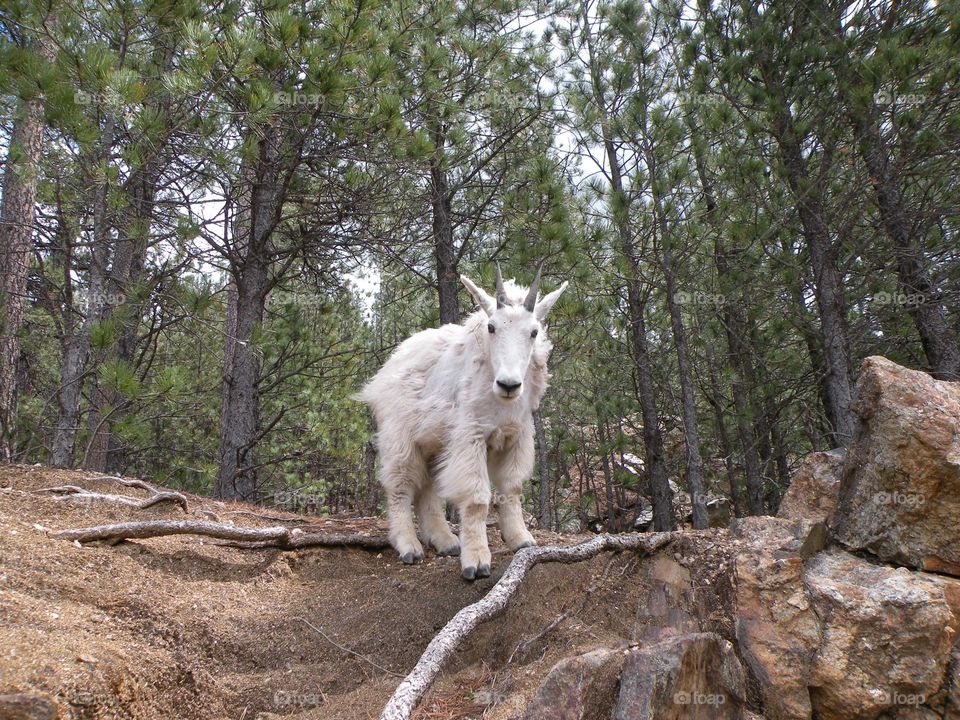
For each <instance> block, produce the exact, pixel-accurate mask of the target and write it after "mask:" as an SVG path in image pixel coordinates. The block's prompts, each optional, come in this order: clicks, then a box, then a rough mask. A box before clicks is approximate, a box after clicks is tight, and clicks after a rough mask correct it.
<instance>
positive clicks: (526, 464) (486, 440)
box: [357, 266, 567, 580]
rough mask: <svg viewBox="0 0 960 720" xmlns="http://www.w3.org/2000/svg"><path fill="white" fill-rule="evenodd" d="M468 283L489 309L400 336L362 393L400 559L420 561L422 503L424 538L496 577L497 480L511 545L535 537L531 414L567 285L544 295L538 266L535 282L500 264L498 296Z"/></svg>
mask: <svg viewBox="0 0 960 720" xmlns="http://www.w3.org/2000/svg"><path fill="white" fill-rule="evenodd" d="M460 281H461V282H462V283H463V284H464V285H465V286H466V288H467V290H468V291H469V293H470V295H471V296H472V297H473V299H474V300H475V301H476V303H477V305H478V306H479V308H480V309H479V310H478V311H477V312H475V313H473V314H472V315H470V317H468V318H467V319H466V320H465V321H464V323H463V324H462V325H455V324H449V325H443V326H442V327H440V328H437V329H431V330H423V331H422V332H418V333H416V334H415V335H413V336H411V337H410V338H408V339H407V340H405V341H404V342H402V343H401V344H400V345H399V346H398V347H397V349H396V350H395V351H394V352H393V354H392V355H391V356H390V358H389V359H388V360H387V362H386V363H385V364H384V366H383V367H382V368H381V369H380V371H379V372H378V373H377V374H376V375H375V376H374V377H373V379H372V380H370V382H369V383H367V385H366V386H365V387H364V388H363V390H361V391H360V393H359V394H358V395H357V399H358V400H360V401H362V402H365V403H367V404H368V405H369V406H370V407H371V409H372V410H373V414H374V417H375V419H376V423H377V437H376V443H377V448H378V450H379V452H380V458H381V468H380V483H381V484H382V485H383V487H384V489H385V490H386V495H387V512H388V515H389V520H390V543H391V544H392V545H393V547H394V548H395V549H396V550H397V552H398V553H399V554H400V559H401V560H402V561H403V562H404V563H407V564H412V563H417V562H420V561H421V560H422V559H423V546H422V545H421V544H420V540H419V539H418V538H417V534H416V531H415V530H414V525H413V514H412V508H413V506H414V505H416V510H417V518H418V520H419V522H420V530H421V533H422V537H423V540H424V541H425V542H427V543H429V544H430V545H432V546H433V547H434V548H435V549H436V550H437V552H438V553H440V554H441V555H457V554H459V555H460V567H461V569H462V573H461V574H462V575H463V577H464V578H465V579H467V580H473V579H475V578H478V577H488V576H489V575H490V548H489V546H488V545H487V526H486V519H487V510H488V508H489V505H490V501H491V491H490V484H491V483H493V486H494V488H495V490H496V496H495V504H496V506H497V508H498V511H499V526H500V534H501V535H502V537H503V541H504V542H505V543H506V544H507V545H508V546H509V547H510V549H512V550H518V549H520V548H523V547H527V546H530V545H535V544H536V543H535V541H534V539H533V536H532V535H531V534H530V532H529V531H528V530H527V528H526V526H525V525H524V522H523V514H522V511H521V505H520V492H521V489H522V486H523V482H524V480H526V479H527V478H529V477H530V474H531V472H532V471H533V463H534V438H533V417H532V414H531V413H532V411H534V410H536V409H537V408H538V407H539V405H540V399H541V398H542V397H543V393H544V391H545V390H546V389H547V381H548V380H549V377H550V376H549V373H548V372H547V358H548V357H549V355H550V350H551V348H552V347H553V346H552V343H551V342H550V341H549V340H548V339H547V336H546V331H545V327H544V325H543V322H544V320H545V319H546V317H547V313H549V312H550V309H551V308H552V307H553V305H554V303H556V301H557V299H558V298H559V297H560V295H561V293H563V291H564V290H565V289H566V287H567V283H563V284H562V285H561V286H560V287H559V288H558V289H556V290H554V291H553V292H552V293H550V294H549V295H547V296H545V297H543V298H539V297H538V292H537V291H538V286H539V283H540V271H539V270H537V277H536V279H535V280H534V281H533V284H532V285H531V286H530V288H529V289H527V288H523V287H520V286H518V285H517V284H516V283H514V282H513V281H512V280H508V281H507V282H506V283H504V281H503V278H502V277H501V275H500V268H499V266H498V267H497V289H496V296H495V297H491V296H490V295H488V294H487V293H486V292H484V291H483V290H482V289H480V288H479V287H477V286H476V285H474V284H473V283H472V282H471V281H470V280H468V279H467V278H466V277H461V278H460ZM443 499H446V500H449V501H451V502H452V503H453V504H454V505H455V506H456V508H457V510H458V512H459V515H460V537H459V539H458V538H457V536H456V535H454V534H453V533H452V532H451V530H450V526H449V525H447V521H446V519H445V518H444V512H443Z"/></svg>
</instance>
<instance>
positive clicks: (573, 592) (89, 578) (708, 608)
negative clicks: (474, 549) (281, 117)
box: [0, 466, 736, 720]
mask: <svg viewBox="0 0 960 720" xmlns="http://www.w3.org/2000/svg"><path fill="white" fill-rule="evenodd" d="M64 484H70V485H78V486H82V487H84V488H87V489H89V490H92V491H97V492H103V493H119V494H124V495H130V496H138V497H147V496H148V495H149V493H147V492H144V491H141V490H134V489H130V488H121V487H118V485H117V483H116V482H115V481H112V480H110V479H109V478H103V477H99V478H98V477H97V476H91V475H90V474H89V473H84V472H81V471H62V470H52V469H49V468H43V467H39V466H37V467H31V466H2V467H0V696H2V695H10V694H26V695H33V696H37V697H39V698H45V699H46V700H48V701H49V702H51V703H53V705H54V706H55V707H56V717H60V718H187V719H192V718H197V719H201V718H202V719H203V720H210V719H212V718H236V719H250V720H252V719H253V718H261V719H263V720H265V719H266V718H273V717H285V718H286V717H291V718H303V719H308V718H323V719H324V720H336V719H340V718H342V719H344V720H348V719H349V720H354V719H366V718H377V717H379V715H380V712H381V710H382V708H383V706H384V704H385V702H386V701H387V699H388V698H389V696H390V695H391V693H392V692H393V690H394V689H395V687H396V685H397V683H398V682H399V680H400V676H402V675H404V674H406V673H407V672H409V671H410V670H411V669H412V668H413V666H414V664H415V663H416V661H417V659H418V658H419V657H420V654H421V653H422V652H423V650H424V648H425V647H426V645H427V644H428V643H429V642H430V640H431V639H432V638H433V636H434V635H435V634H436V632H437V631H439V630H440V629H441V628H442V627H443V626H444V624H445V623H446V622H447V621H448V620H449V619H450V618H451V617H452V616H453V615H454V614H455V613H456V612H457V611H458V610H459V609H460V608H462V607H464V606H465V605H468V604H470V603H472V602H475V601H476V600H478V599H480V598H481V597H482V596H483V595H484V594H485V593H486V592H487V591H488V590H489V589H490V588H491V587H492V586H493V584H494V583H495V582H496V581H497V579H498V577H499V575H500V574H501V573H502V572H503V571H504V570H505V569H506V566H507V565H508V563H509V562H510V559H511V557H512V554H511V553H510V552H509V551H508V550H507V549H506V548H505V547H504V546H503V545H502V543H501V542H500V539H499V534H498V532H497V531H496V530H495V529H494V528H491V532H490V538H491V547H492V550H493V553H494V558H493V561H494V572H493V576H492V577H490V578H488V579H484V580H480V581H478V582H475V583H467V582H465V581H463V580H462V579H461V578H460V572H459V563H458V560H457V559H456V558H437V557H436V556H434V555H433V554H432V553H428V556H427V559H426V561H425V562H424V563H423V564H421V565H416V566H409V567H408V566H404V565H402V564H401V563H399V561H398V560H397V558H396V555H395V554H394V553H393V551H392V550H384V551H382V552H376V551H367V550H361V549H351V548H313V549H306V550H297V551H281V550H275V549H259V550H251V549H239V548H236V547H229V546H225V545H223V544H221V543H219V542H218V541H215V540H211V539H209V538H199V537H195V536H177V537H164V538H155V539H150V540H136V541H128V542H124V543H120V544H118V545H114V546H108V545H103V544H90V545H84V546H81V545H79V544H78V543H71V542H68V541H65V540H59V539H55V538H53V537H52V536H51V534H52V532H54V531H57V530H62V529H67V528H71V527H84V526H90V525H96V524H105V523H114V522H122V521H128V520H148V519H184V518H189V519H212V518H211V516H210V513H213V514H214V515H215V516H216V517H217V519H218V520H219V521H220V522H231V521H232V522H233V523H235V524H236V525H242V526H249V527H268V526H276V525H283V524H289V525H290V526H291V527H300V528H302V529H303V530H305V531H316V532H324V531H328V532H334V531H350V532H363V533H367V534H370V535H385V534H386V524H385V521H384V520H382V519H379V518H355V517H351V518H347V517H343V518H340V517H332V518H324V517H316V516H311V517H302V516H297V515H290V514H284V513H277V512H272V511H267V510H263V509H260V508H254V507H249V506H244V505H240V504H225V503H220V502H215V501H211V500H209V499H205V498H198V497H194V496H188V499H189V501H190V507H189V511H190V512H189V515H185V514H184V512H183V511H182V510H181V509H180V508H179V507H177V506H175V505H171V504H163V505H157V506H154V507H153V508H149V509H146V510H137V509H134V508H128V507H114V506H110V505H104V504H100V503H97V504H90V503H85V502H78V501H72V500H57V499H55V497H54V496H52V495H51V494H50V493H44V492H38V491H40V490H42V489H44V488H48V487H51V486H57V485H64ZM258 514H259V515H258ZM262 515H270V516H271V517H270V518H264V517H262ZM277 518H284V520H283V521H280V520H278V519H277ZM535 535H536V537H537V540H538V542H540V544H548V543H549V544H564V545H566V544H572V543H575V542H578V541H580V540H583V539H585V538H583V537H577V536H569V535H564V536H561V535H554V534H553V533H547V532H536V533H535ZM735 545H736V543H735V542H734V541H732V540H730V537H729V535H727V534H726V531H722V530H709V531H704V532H700V533H685V534H684V536H683V538H682V539H681V540H680V541H678V542H677V543H675V544H674V545H673V546H670V547H668V548H666V549H665V550H663V551H661V552H660V553H659V554H658V555H656V556H654V557H651V558H643V559H641V558H638V557H637V556H636V555H633V554H632V553H621V554H619V555H613V554H610V553H605V554H601V555H600V556H599V557H597V558H595V559H593V560H592V561H589V562H583V563H577V564H573V565H539V566H537V567H535V568H534V569H533V570H532V571H531V574H530V575H529V576H528V578H527V581H526V583H525V585H524V587H523V589H522V590H521V592H520V594H519V596H518V597H517V598H516V599H515V600H514V601H513V602H512V604H511V605H510V607H509V609H508V610H507V612H506V613H505V614H503V615H501V616H500V617H498V618H495V619H493V620H491V621H489V622H487V623H485V624H483V625H481V626H480V627H479V628H478V629H477V630H476V631H475V632H474V633H473V634H472V635H471V636H470V637H469V638H468V640H467V641H466V643H465V644H464V645H463V646H462V647H461V648H460V649H459V650H458V651H457V653H456V654H455V656H454V659H453V662H452V664H451V665H450V666H449V667H448V668H447V669H446V671H445V672H444V673H443V675H442V677H441V679H440V681H439V682H438V683H437V684H436V685H435V686H434V687H433V689H432V690H431V692H430V693H429V695H428V696H427V698H426V700H425V701H424V702H423V703H422V705H421V706H420V709H419V710H418V711H417V714H416V715H415V717H416V718H419V720H454V719H455V718H480V717H483V718H489V719H492V720H508V719H513V718H521V717H522V716H523V712H524V708H525V707H526V704H527V703H528V702H529V701H530V699H531V698H532V697H533V696H534V695H535V693H536V691H537V689H538V688H539V686H540V683H541V682H542V681H543V679H544V677H545V676H546V674H547V672H548V671H549V670H550V668H551V667H552V666H553V665H554V664H555V663H556V662H557V661H558V660H560V659H562V658H564V657H567V656H570V655H573V654H576V653H578V652H584V651H587V650H591V649H594V648H598V647H617V646H628V645H630V644H635V643H637V642H640V641H641V640H643V639H644V638H645V637H648V636H649V634H650V633H659V632H662V631H663V628H664V627H668V626H675V627H682V626H683V625H684V624H690V623H695V624H696V625H697V626H698V628H699V629H702V630H711V631H714V632H719V633H720V634H721V635H723V636H724V637H728V638H729V637H730V636H731V633H732V627H731V626H730V620H729V618H730V617H731V616H732V613H731V612H730V607H729V605H730V602H731V598H730V588H729V585H728V584H727V585H725V581H724V579H723V578H725V577H727V576H728V575H726V574H724V573H723V572H722V570H723V568H724V567H725V566H726V565H727V564H728V563H729V562H730V559H731V557H732V554H733V553H734V552H735ZM691 578H692V579H691ZM591 590H592V592H591ZM565 612H568V613H569V617H568V618H567V619H565V620H564V621H563V622H561V623H559V624H558V625H557V627H556V628H555V629H554V630H552V631H551V632H550V633H548V634H547V635H546V636H545V637H544V638H542V639H539V640H536V641H535V642H533V643H532V644H531V646H530V647H529V648H527V649H525V651H523V652H515V651H516V649H517V646H518V644H519V643H521V642H522V641H524V640H529V639H532V638H535V637H536V636H537V635H538V634H539V633H540V632H541V631H542V630H543V629H544V628H545V627H547V626H548V625H549V624H550V623H551V622H553V621H554V620H556V619H557V618H558V617H559V616H560V615H561V614H562V613H565Z"/></svg>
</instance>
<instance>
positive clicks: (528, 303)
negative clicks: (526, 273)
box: [523, 263, 543, 312]
mask: <svg viewBox="0 0 960 720" xmlns="http://www.w3.org/2000/svg"><path fill="white" fill-rule="evenodd" d="M542 270H543V263H540V264H539V265H537V276H536V277H535V278H534V279H533V282H532V283H531V284H530V292H528V293H527V298H526V300H524V301H523V306H524V307H525V308H526V309H527V312H533V306H534V305H536V304H537V291H539V290H540V272H541V271H542Z"/></svg>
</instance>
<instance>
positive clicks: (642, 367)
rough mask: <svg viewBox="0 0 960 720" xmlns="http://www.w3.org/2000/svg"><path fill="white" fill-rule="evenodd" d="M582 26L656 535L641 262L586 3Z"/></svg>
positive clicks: (655, 465) (660, 458) (663, 496)
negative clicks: (621, 263)
mask: <svg viewBox="0 0 960 720" xmlns="http://www.w3.org/2000/svg"><path fill="white" fill-rule="evenodd" d="M581 9H582V16H583V22H584V27H585V28H587V34H586V37H587V48H588V51H589V63H590V79H591V84H592V89H593V93H594V100H595V101H596V104H597V109H598V110H599V111H600V114H601V117H600V126H601V134H602V137H603V146H604V153H605V154H606V156H607V162H608V163H609V166H610V189H611V193H612V195H613V200H612V202H611V207H612V209H613V212H612V213H611V214H612V215H613V225H614V230H615V231H616V233H617V237H618V240H619V244H620V251H621V252H622V254H623V258H624V260H625V261H626V264H627V268H628V271H629V274H628V277H627V312H628V316H629V318H628V319H629V321H630V340H631V348H632V350H633V362H634V369H635V370H636V382H637V393H638V395H639V396H640V397H639V399H640V410H641V414H642V416H643V446H644V455H645V457H644V462H645V463H646V471H647V482H648V484H649V489H648V492H649V493H650V500H651V503H652V504H653V524H654V528H655V529H656V530H659V531H664V530H673V529H674V528H675V527H676V519H675V518H674V515H673V491H672V490H671V489H670V481H669V478H668V476H667V465H666V461H665V459H664V451H663V434H662V433H661V432H660V417H659V412H658V410H657V394H656V389H655V386H654V382H653V363H652V362H651V360H650V353H649V349H648V345H647V324H646V319H645V317H644V316H645V313H646V299H645V298H644V297H643V295H642V293H641V292H640V283H641V274H640V261H639V258H638V257H637V253H636V248H635V246H634V241H633V235H632V231H631V228H630V214H629V203H628V199H627V196H626V194H625V193H624V191H623V176H622V172H621V170H620V158H619V157H618V155H617V149H616V145H615V143H614V141H613V134H612V130H611V128H610V120H609V117H608V113H607V108H606V104H605V102H604V98H603V93H602V92H601V87H602V79H601V76H600V73H599V71H598V70H597V67H596V66H595V64H594V57H595V55H594V50H593V44H592V40H591V37H590V32H589V27H590V15H589V11H588V9H587V5H586V3H584V4H583V5H582V7H581Z"/></svg>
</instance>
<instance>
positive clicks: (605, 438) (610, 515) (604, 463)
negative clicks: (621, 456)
mask: <svg viewBox="0 0 960 720" xmlns="http://www.w3.org/2000/svg"><path fill="white" fill-rule="evenodd" d="M597 430H598V432H599V438H598V439H599V440H600V452H601V455H600V466H601V468H602V470H603V496H604V500H605V501H606V505H607V532H620V527H619V525H618V523H617V511H616V502H615V500H614V497H613V474H612V473H611V472H610V432H609V430H608V428H607V421H606V420H605V419H604V418H599V419H598V421H597Z"/></svg>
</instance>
